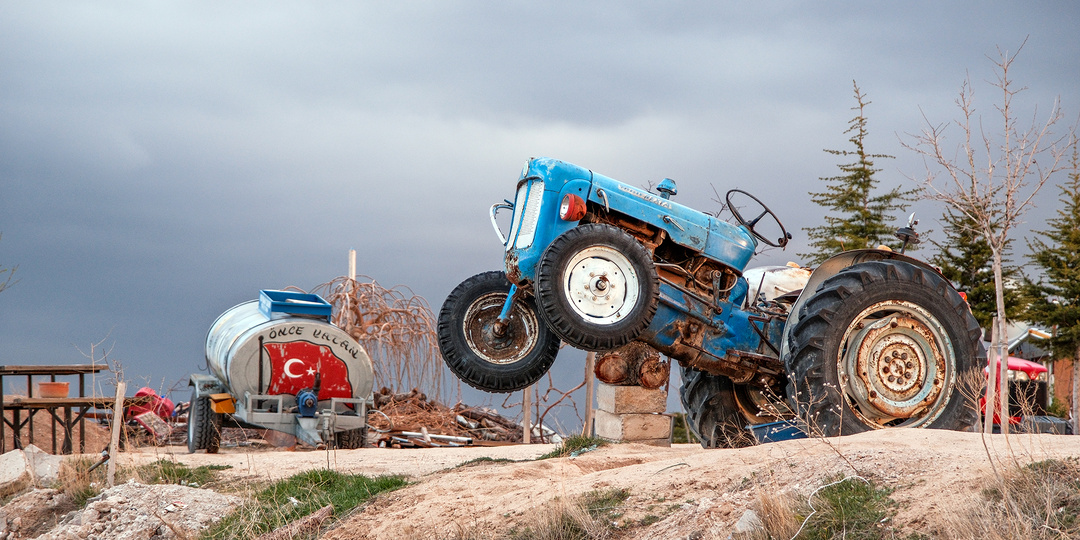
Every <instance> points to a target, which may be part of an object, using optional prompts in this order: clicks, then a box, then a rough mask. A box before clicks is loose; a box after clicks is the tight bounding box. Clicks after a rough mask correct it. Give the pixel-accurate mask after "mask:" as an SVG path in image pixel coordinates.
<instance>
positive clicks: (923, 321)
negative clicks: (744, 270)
mask: <svg viewBox="0 0 1080 540" xmlns="http://www.w3.org/2000/svg"><path fill="white" fill-rule="evenodd" d="M788 339H789V342H790V343H791V344H792V346H791V354H790V355H789V356H788V357H787V358H786V360H785V362H786V364H787V372H788V399H789V400H790V401H791V405H792V408H793V409H794V410H796V411H797V414H798V416H799V419H800V420H803V421H804V422H805V423H806V424H807V425H808V426H809V429H810V430H811V432H812V433H813V434H814V435H823V436H827V437H829V436H836V435H848V434H852V433H858V432H861V431H867V430H870V429H881V428H889V427H926V428H936V429H954V430H963V429H967V428H969V427H971V426H972V425H973V424H974V423H975V419H976V411H977V407H976V404H975V403H974V396H976V395H977V394H978V389H979V388H981V386H982V384H983V381H982V379H981V373H980V367H981V366H983V365H985V363H986V362H985V359H986V352H985V351H984V350H983V347H982V343H981V330H980V329H979V324H978V323H977V322H975V317H974V316H973V315H972V314H971V310H970V309H969V308H968V305H967V303H966V302H964V300H963V298H961V297H960V295H959V293H957V292H956V290H954V289H953V288H952V286H950V285H949V283H948V282H947V281H946V280H945V278H943V277H942V276H941V275H939V274H937V273H936V272H933V271H931V270H929V269H926V268H922V267H919V266H916V265H913V264H910V263H906V262H903V261H893V260H887V261H875V262H868V263H862V264H856V265H853V266H851V267H848V268H846V269H844V270H842V271H840V272H839V273H837V274H836V275H834V276H832V277H830V278H829V279H827V280H825V281H824V282H823V283H822V284H821V286H820V287H819V288H818V290H817V292H815V293H814V296H812V297H811V298H810V299H809V300H807V302H806V304H805V305H804V306H803V308H802V310H801V313H800V318H799V320H798V322H797V323H796V324H795V327H794V328H793V329H791V330H790V334H789V335H788Z"/></svg>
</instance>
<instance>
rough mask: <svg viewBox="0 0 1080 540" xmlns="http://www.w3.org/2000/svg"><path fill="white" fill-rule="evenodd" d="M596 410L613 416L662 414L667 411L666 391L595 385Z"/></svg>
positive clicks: (637, 387) (638, 387)
mask: <svg viewBox="0 0 1080 540" xmlns="http://www.w3.org/2000/svg"><path fill="white" fill-rule="evenodd" d="M596 386H597V388H596V408H597V409H599V410H601V411H607V412H609V413H615V414H626V413H662V412H664V411H665V410H667V391H665V390H663V389H656V390H651V389H648V388H642V387H640V386H612V385H610V384H598V385H596Z"/></svg>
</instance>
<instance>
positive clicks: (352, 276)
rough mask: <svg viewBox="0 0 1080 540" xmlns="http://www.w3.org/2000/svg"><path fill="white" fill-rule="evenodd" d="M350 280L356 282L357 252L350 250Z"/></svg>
mask: <svg viewBox="0 0 1080 540" xmlns="http://www.w3.org/2000/svg"><path fill="white" fill-rule="evenodd" d="M349 280H351V281H356V250H355V249H350V250H349Z"/></svg>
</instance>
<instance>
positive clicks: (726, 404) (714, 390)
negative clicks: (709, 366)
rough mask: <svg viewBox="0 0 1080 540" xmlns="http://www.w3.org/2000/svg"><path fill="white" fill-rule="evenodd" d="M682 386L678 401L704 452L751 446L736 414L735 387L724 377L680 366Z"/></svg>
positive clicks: (747, 434)
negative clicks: (705, 449) (704, 449)
mask: <svg viewBox="0 0 1080 540" xmlns="http://www.w3.org/2000/svg"><path fill="white" fill-rule="evenodd" d="M679 369H680V370H681V372H680V374H681V375H682V386H681V387H680V388H679V400H680V401H681V402H682V406H683V410H685V411H686V423H687V426H689V428H690V431H691V432H692V433H693V434H694V435H695V436H697V438H698V440H699V441H701V446H702V447H703V448H742V447H744V446H750V445H753V444H754V436H753V434H751V433H750V432H749V431H747V429H746V427H745V426H746V424H747V420H746V418H744V417H743V415H742V413H740V412H739V405H738V402H737V401H736V397H735V384H734V383H733V382H731V379H729V378H727V377H724V376H723V375H712V374H709V373H705V372H704V371H698V370H696V369H690V368H686V367H682V366H679Z"/></svg>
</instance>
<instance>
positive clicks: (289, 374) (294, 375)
mask: <svg viewBox="0 0 1080 540" xmlns="http://www.w3.org/2000/svg"><path fill="white" fill-rule="evenodd" d="M293 362H295V363H297V364H300V365H304V361H303V360H300V359H299V358H291V359H289V361H287V362H285V376H286V377H289V378H290V379H295V378H297V377H300V376H301V375H302V374H300V373H293V372H292V370H291V369H290V368H291V367H292V365H293ZM311 371H312V370H311V369H308V372H309V374H310V372H311Z"/></svg>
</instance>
